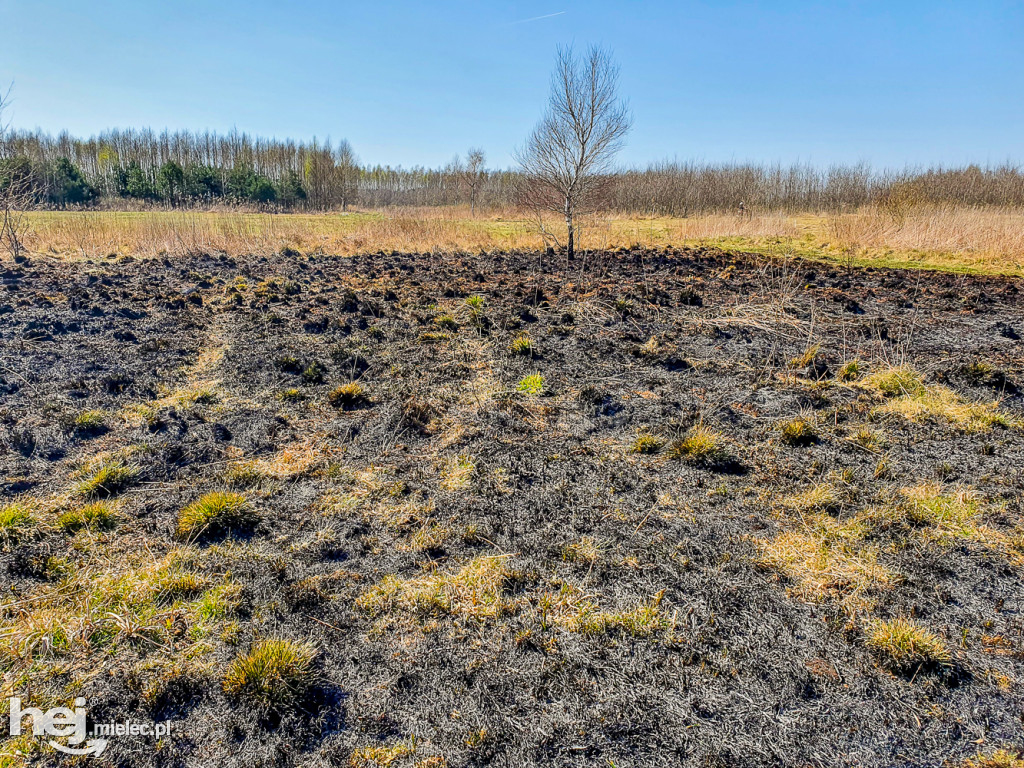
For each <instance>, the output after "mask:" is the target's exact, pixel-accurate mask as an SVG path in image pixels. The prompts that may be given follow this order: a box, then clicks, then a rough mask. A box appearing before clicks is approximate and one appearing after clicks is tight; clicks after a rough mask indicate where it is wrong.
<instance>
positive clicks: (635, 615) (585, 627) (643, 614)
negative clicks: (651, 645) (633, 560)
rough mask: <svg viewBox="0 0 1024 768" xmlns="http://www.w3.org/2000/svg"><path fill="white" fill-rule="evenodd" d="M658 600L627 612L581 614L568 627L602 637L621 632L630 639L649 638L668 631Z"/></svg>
mask: <svg viewBox="0 0 1024 768" xmlns="http://www.w3.org/2000/svg"><path fill="white" fill-rule="evenodd" d="M659 602H660V600H654V601H652V602H650V603H647V604H645V605H638V606H637V607H636V608H633V609H630V610H628V611H618V612H608V611H595V612H586V613H583V614H582V615H581V616H580V617H579V618H577V619H576V621H575V622H573V624H572V625H571V626H570V629H572V630H573V631H575V632H581V633H583V634H587V635H604V634H608V633H610V632H616V631H617V632H622V633H623V634H627V635H630V636H632V637H650V636H651V635H653V634H656V633H658V632H662V631H664V630H666V629H668V618H667V617H666V616H665V614H664V613H663V612H662V611H661V609H660V608H658V603H659Z"/></svg>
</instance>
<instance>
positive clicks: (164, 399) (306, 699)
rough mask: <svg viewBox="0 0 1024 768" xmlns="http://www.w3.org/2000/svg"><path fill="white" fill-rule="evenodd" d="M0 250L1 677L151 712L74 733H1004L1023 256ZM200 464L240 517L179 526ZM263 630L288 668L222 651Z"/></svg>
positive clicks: (958, 754)
mask: <svg viewBox="0 0 1024 768" xmlns="http://www.w3.org/2000/svg"><path fill="white" fill-rule="evenodd" d="M0 278H2V290H0V468H2V476H0V480H2V482H3V486H2V489H3V490H2V492H3V501H2V504H3V505H5V507H4V508H5V509H6V510H7V511H6V513H5V515H6V516H5V517H0V531H3V536H0V545H2V551H0V568H2V571H0V573H2V576H0V579H2V581H3V582H4V583H3V585H2V586H3V592H4V597H3V604H2V606H0V608H2V613H0V638H2V639H0V668H2V670H3V672H4V686H5V688H4V689H5V694H4V697H5V698H6V697H7V696H9V695H16V694H18V695H21V696H22V698H23V699H24V700H25V703H26V705H27V704H28V703H32V704H34V705H35V706H44V707H48V706H55V705H57V704H66V703H68V702H69V701H70V700H71V699H73V698H74V697H75V696H82V697H85V698H86V699H87V701H88V708H89V718H90V722H93V721H95V722H109V721H121V720H125V719H132V720H136V721H153V720H158V721H163V720H168V719H169V720H172V721H173V728H172V734H171V736H170V737H168V738H165V739H163V740H161V741H160V742H155V741H154V740H152V739H145V738H134V737H128V736H125V737H113V738H111V740H110V744H109V746H108V747H107V749H106V751H105V753H104V755H103V756H102V757H101V758H99V760H102V761H104V763H105V764H110V765H124V766H150V765H152V766H156V765H160V766H178V765H181V766H199V765H203V766H214V765H217V766H221V765H224V766H230V765H244V766H247V768H255V767H256V766H320V765H352V766H363V765H365V766H373V765H380V766H385V765H393V766H395V767H396V768H398V767H399V766H412V765H421V766H435V767H436V766H445V765H447V766H468V765H497V766H528V765H556V766H562V765H566V766H568V765H573V766H593V765H614V766H618V767H620V768H621V767H625V766H656V765H687V766H690V765H692V766H768V765H785V766H808V765H811V766H840V765H842V766H845V765H849V766H891V765H915V766H917V765H919V766H935V765H943V764H949V765H957V764H960V763H961V762H962V761H963V760H965V759H967V758H969V757H971V756H974V755H976V754H977V753H983V754H984V753H988V752H991V751H993V750H996V749H1000V748H1005V749H1008V750H1011V751H1012V750H1014V749H1020V748H1021V746H1022V731H1024V693H1022V687H1021V683H1022V676H1024V635H1022V633H1024V616H1022V613H1021V611H1022V608H1024V605H1022V600H1024V528H1022V523H1024V518H1022V488H1024V431H1022V428H1021V422H1022V420H1024V396H1022V393H1021V390H1020V389H1019V388H1018V387H1024V342H1022V341H1021V338H1020V336H1021V335H1022V334H1024V296H1022V294H1021V292H1020V284H1019V281H1014V280H1011V279H999V278H981V277H971V276H964V275H953V274H944V273H925V272H909V271H906V272H903V271H879V270H871V269H868V270H860V269H856V270H848V269H844V268H841V267H836V266H827V265H822V264H815V263H807V262H794V261H772V260H767V259H764V258H757V257H754V256H749V255H743V254H727V253H722V252H717V251H708V250H685V249H669V250H667V251H658V252H654V251H639V250H635V251H621V252H614V253H587V254H583V255H581V256H580V257H579V258H577V259H574V260H573V261H572V262H570V263H566V262H565V260H564V257H562V256H558V255H551V254H539V253H509V254H480V255H455V256H452V255H434V254H426V255H411V254H397V253H394V254H383V253H382V254H377V255H368V256H361V257H345V258H342V257H332V256H323V255H309V256H305V255H300V254H295V253H286V254H283V255H278V256H274V257H269V258H267V257H255V256H254V257H244V258H230V257H227V256H216V255H213V256H210V255H200V256H193V257H187V258H179V257H176V258H174V259H173V260H166V261H161V260H132V259H113V258H112V259H108V260H98V261H83V260H78V261H66V260H58V259H53V258H46V257H33V258H31V259H30V260H29V261H28V262H25V263H21V264H13V263H10V262H8V263H7V264H6V265H5V266H4V267H3V269H2V271H0ZM893 381H896V382H898V386H895V387H894V386H893V384H892V382H893ZM352 385H355V386H352ZM210 493H221V494H230V498H231V499H233V500H235V501H237V503H238V504H242V505H244V507H245V510H246V514H245V515H244V516H239V517H237V518H234V519H230V520H228V521H227V522H226V523H224V524H221V525H218V524H216V521H215V522H214V523H211V524H210V525H208V526H207V527H205V528H203V527H199V528H191V529H189V528H188V527H187V526H186V525H185V524H184V523H183V521H182V514H183V513H182V510H186V509H190V505H192V504H193V503H194V502H196V501H197V499H201V498H203V497H204V496H205V495H206V494H210ZM11 510H14V511H13V512H12V511H11ZM83 510H86V511H83ZM4 521H6V522H4ZM4 526H6V527H4ZM899 622H902V623H899ZM894 627H896V628H899V627H903V628H904V629H906V628H907V627H909V628H911V629H910V630H909V631H910V632H911V633H916V634H913V636H902V635H901V636H898V637H897V636H894V634H893V632H891V631H890V633H889V635H887V634H886V629H887V628H888V630H893V628H894ZM267 640H275V641H276V640H292V641H296V643H297V644H299V645H300V646H301V647H302V648H308V649H312V650H311V652H312V654H313V655H312V661H311V662H310V664H309V665H308V667H309V668H308V669H304V670H302V674H301V675H296V676H295V677H294V678H287V675H286V674H284V673H281V674H284V677H285V678H287V679H285V680H284V686H283V687H281V686H276V687H275V684H274V681H273V680H270V682H269V683H267V690H269V691H270V692H269V693H266V692H262V693H261V691H260V690H259V686H258V685H255V686H249V687H245V686H242V687H241V688H239V687H238V686H232V684H231V682H230V679H229V678H230V675H231V673H232V670H235V671H237V669H236V667H235V666H233V665H234V664H236V662H237V660H238V659H239V658H242V657H244V656H245V655H246V654H248V653H249V652H250V651H252V650H253V649H254V648H256V647H258V646H259V644H260V643H262V642H265V641H267ZM266 674H267V675H268V676H269V677H270V678H274V676H275V675H278V677H280V676H281V674H279V671H274V670H271V671H270V672H266ZM275 679H276V678H275ZM5 749H6V750H9V751H10V752H11V754H13V753H14V752H17V751H21V752H23V753H25V755H24V756H23V757H18V758H13V757H12V758H11V759H18V760H22V759H24V760H26V761H28V763H29V764H35V763H38V764H56V763H57V762H59V761H60V759H61V755H59V754H58V753H57V752H55V751H54V750H52V749H51V748H50V747H47V746H45V745H44V744H41V743H39V740H36V741H35V742H33V741H32V740H31V739H28V740H25V739H22V740H21V741H18V742H15V741H13V740H11V741H10V742H8V745H7V746H5ZM16 764H18V763H12V765H16Z"/></svg>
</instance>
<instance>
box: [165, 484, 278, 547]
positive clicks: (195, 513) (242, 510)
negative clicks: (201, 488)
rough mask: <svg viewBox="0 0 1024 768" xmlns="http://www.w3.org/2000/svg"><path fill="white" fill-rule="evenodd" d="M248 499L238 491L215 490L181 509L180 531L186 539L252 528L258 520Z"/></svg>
mask: <svg viewBox="0 0 1024 768" xmlns="http://www.w3.org/2000/svg"><path fill="white" fill-rule="evenodd" d="M258 519H259V518H258V515H257V514H256V513H255V512H254V511H253V510H252V508H251V507H250V505H249V502H248V500H247V499H246V498H245V497H244V496H242V495H241V494H238V493H231V492H226V491H214V492H212V493H208V494H206V495H205V496H202V497H201V498H199V499H197V500H196V501H194V502H192V503H191V504H189V505H188V506H187V507H185V508H183V509H182V510H181V511H180V512H179V513H178V528H177V535H178V537H179V538H182V539H193V538H196V537H199V536H206V535H219V534H226V533H229V532H230V531H233V530H244V529H248V528H251V527H252V526H253V525H255V523H256V522H257V520H258Z"/></svg>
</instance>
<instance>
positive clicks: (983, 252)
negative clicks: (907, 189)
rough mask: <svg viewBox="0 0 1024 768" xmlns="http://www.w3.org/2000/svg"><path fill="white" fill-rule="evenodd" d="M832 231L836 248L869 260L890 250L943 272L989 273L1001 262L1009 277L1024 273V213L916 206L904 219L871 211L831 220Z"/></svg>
mask: <svg viewBox="0 0 1024 768" xmlns="http://www.w3.org/2000/svg"><path fill="white" fill-rule="evenodd" d="M827 231H828V234H829V236H830V237H831V238H832V239H833V240H834V243H833V245H835V246H838V247H839V248H847V249H850V248H852V249H854V250H855V251H857V252H859V255H860V257H861V258H863V259H866V260H874V259H880V260H884V259H885V257H886V253H885V252H886V251H888V252H890V256H891V255H893V254H892V252H896V253H897V254H899V253H903V254H905V258H906V259H907V260H908V261H910V262H914V261H917V260H920V261H924V262H927V263H928V264H930V265H933V266H935V267H938V268H959V269H968V270H970V271H975V270H976V271H981V272H986V271H990V270H991V268H992V266H993V265H994V264H996V263H998V264H1001V265H1002V269H1003V271H1005V272H1006V273H1008V274H1021V272H1022V271H1024V213H1022V212H1021V211H1020V210H1017V209H1013V208H973V207H969V206H955V205H916V206H913V207H912V208H911V209H910V210H908V211H907V212H906V215H904V216H899V217H893V216H891V215H888V214H887V213H886V212H885V211H884V210H882V209H880V208H865V209H862V210H860V211H858V212H856V213H850V214H845V215H841V216H832V217H829V222H828V230H827Z"/></svg>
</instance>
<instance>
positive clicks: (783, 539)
mask: <svg viewBox="0 0 1024 768" xmlns="http://www.w3.org/2000/svg"><path fill="white" fill-rule="evenodd" d="M867 533H868V528H867V526H866V525H864V524H863V523H862V522H860V521H856V520H855V521H852V522H848V523H840V522H838V521H836V520H834V519H832V518H831V517H829V516H828V515H815V516H809V517H805V518H804V521H803V526H802V528H801V529H800V530H797V531H790V532H786V533H782V534H780V535H779V536H777V537H776V538H774V539H772V540H770V541H765V542H761V544H760V547H761V555H760V558H759V562H760V564H761V565H763V566H766V567H769V568H773V569H775V570H778V571H781V572H782V573H784V574H785V575H786V576H787V577H789V578H790V579H791V580H792V581H793V587H792V588H791V592H792V593H793V594H794V595H795V596H796V597H799V598H800V599H802V600H808V601H820V600H824V599H830V598H831V599H836V600H838V601H839V603H840V605H841V606H842V608H843V609H844V610H846V611H848V612H850V613H854V612H857V611H861V610H864V609H866V608H870V607H871V605H872V604H873V600H872V598H871V593H872V592H874V591H877V590H881V589H887V588H889V587H891V586H892V585H893V584H894V583H895V582H896V580H897V577H896V575H895V574H893V573H892V572H891V571H889V570H888V569H887V568H886V567H885V566H883V565H882V564H881V563H879V562H878V551H877V549H876V548H874V547H872V546H870V545H867V544H865V543H864V541H863V540H864V537H865V536H866V535H867Z"/></svg>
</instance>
